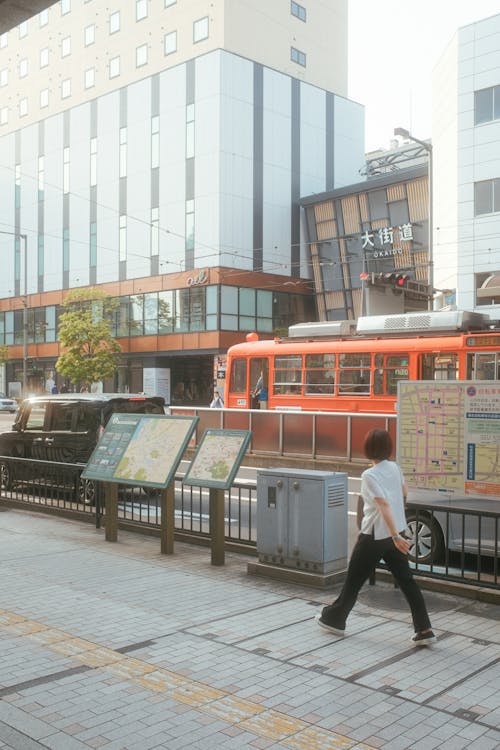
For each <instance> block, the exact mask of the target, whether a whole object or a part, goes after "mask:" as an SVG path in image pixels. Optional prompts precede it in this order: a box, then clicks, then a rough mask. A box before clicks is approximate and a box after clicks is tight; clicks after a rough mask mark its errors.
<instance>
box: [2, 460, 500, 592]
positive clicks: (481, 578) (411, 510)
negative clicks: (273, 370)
mask: <svg viewBox="0 0 500 750" xmlns="http://www.w3.org/2000/svg"><path fill="white" fill-rule="evenodd" d="M83 468H84V466H83V465H82V464H66V463H56V462H52V461H32V460H29V461H28V460H26V459H20V458H7V457H1V456H0V487H1V492H0V502H3V503H4V504H6V505H11V506H16V507H23V508H30V509H33V510H34V509H37V510H46V509H47V510H49V511H50V512H55V513H61V514H64V515H66V516H67V515H70V516H73V517H75V518H87V519H88V520H92V521H94V522H95V523H96V525H97V526H99V525H100V524H101V522H103V516H104V514H105V509H104V507H103V504H102V497H103V495H104V493H103V491H102V487H101V486H100V485H99V483H95V482H91V481H88V480H84V479H83V478H82V477H81V473H82V471H83ZM470 505H472V504H470ZM470 505H469V507H468V508H467V509H465V510H463V509H462V510H461V509H457V508H455V507H452V506H450V505H449V504H442V505H436V504H432V505H427V506H423V505H421V504H412V503H409V504H408V509H407V516H408V527H409V538H410V541H411V544H412V547H411V550H410V559H411V561H412V564H413V567H414V569H415V571H416V572H417V573H418V574H419V575H421V576H424V577H426V578H427V577H428V578H439V579H442V580H447V581H455V582H458V583H464V582H465V583H467V584H470V585H473V586H481V587H488V588H496V589H500V575H499V562H498V556H499V551H500V550H499V546H500V543H499V536H500V534H499V532H500V528H499V527H500V523H499V519H500V510H498V508H499V506H500V503H498V501H497V502H492V503H491V510H484V509H481V510H477V511H475V510H473V509H471V507H470ZM256 515H257V490H256V484H255V482H249V481H242V482H238V481H237V482H236V483H235V484H234V485H233V487H231V489H230V490H227V491H226V492H225V511H224V522H225V539H226V542H227V543H228V544H229V543H233V544H234V546H235V548H241V549H246V550H247V551H255V549H256V546H257V534H256ZM118 518H119V521H120V522H121V523H122V524H123V525H124V526H126V527H127V528H129V529H131V530H133V529H150V530H153V531H158V532H159V529H160V523H161V502H160V492H159V491H155V490H150V489H145V488H143V487H140V486H137V487H130V486H128V485H127V486H125V485H120V486H119V495H118ZM175 532H176V533H177V532H178V533H179V534H180V535H182V538H184V539H187V538H189V537H192V538H193V540H194V541H202V540H209V539H210V519H209V491H208V489H206V488H201V487H191V486H187V485H183V483H182V476H181V475H179V476H177V477H176V478H175Z"/></svg>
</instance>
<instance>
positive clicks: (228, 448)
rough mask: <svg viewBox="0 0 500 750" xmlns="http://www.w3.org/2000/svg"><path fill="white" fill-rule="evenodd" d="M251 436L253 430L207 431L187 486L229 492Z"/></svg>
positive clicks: (185, 478)
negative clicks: (212, 488)
mask: <svg viewBox="0 0 500 750" xmlns="http://www.w3.org/2000/svg"><path fill="white" fill-rule="evenodd" d="M251 435H252V433H251V432H250V430H216V429H208V430H205V432H204V434H203V437H202V439H201V443H200V445H199V446H198V450H197V451H196V453H195V456H194V458H193V460H192V461H191V464H190V466H189V469H188V470H187V472H186V475H185V477H184V479H183V483H184V484H191V485H195V486H197V487H216V488H218V489H224V490H226V489H229V487H231V485H232V483H233V481H234V477H235V476H236V472H237V471H238V469H239V468H240V465H241V462H242V460H243V456H244V455H245V453H246V450H247V448H248V444H249V442H250V437H251Z"/></svg>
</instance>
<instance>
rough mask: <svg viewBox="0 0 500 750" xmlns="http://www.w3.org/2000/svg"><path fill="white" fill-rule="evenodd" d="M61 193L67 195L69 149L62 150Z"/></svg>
mask: <svg viewBox="0 0 500 750" xmlns="http://www.w3.org/2000/svg"><path fill="white" fill-rule="evenodd" d="M63 193H69V148H68V147H67V146H66V148H65V149H63Z"/></svg>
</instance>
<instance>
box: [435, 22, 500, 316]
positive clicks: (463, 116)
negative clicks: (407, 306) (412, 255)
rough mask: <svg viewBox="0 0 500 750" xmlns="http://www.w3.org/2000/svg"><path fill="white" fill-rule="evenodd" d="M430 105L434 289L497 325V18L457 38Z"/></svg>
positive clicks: (440, 68) (441, 67)
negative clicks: (453, 293)
mask: <svg viewBox="0 0 500 750" xmlns="http://www.w3.org/2000/svg"><path fill="white" fill-rule="evenodd" d="M433 101H434V104H433V127H432V142H433V149H434V264H435V270H434V283H435V287H437V288H438V289H442V290H455V289H456V304H457V305H458V307H459V308H460V309H464V310H477V311H479V312H483V313H488V314H489V315H490V316H491V317H492V318H493V319H498V318H500V15H495V16H491V17H490V18H485V19H484V20H482V21H478V22H476V23H473V24H470V25H469V26H464V27H463V28H460V29H459V30H458V31H457V33H456V34H455V36H454V38H453V39H452V41H451V42H450V44H449V45H448V47H447V48H446V50H445V52H444V54H443V55H442V57H441V59H440V61H439V62H438V64H437V66H436V68H435V71H434V80H433ZM446 296H447V295H446V291H445V293H444V294H443V297H442V299H443V300H446Z"/></svg>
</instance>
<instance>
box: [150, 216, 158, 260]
mask: <svg viewBox="0 0 500 750" xmlns="http://www.w3.org/2000/svg"><path fill="white" fill-rule="evenodd" d="M159 253H160V209H159V208H158V207H157V206H156V207H155V208H152V209H151V255H159Z"/></svg>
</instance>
